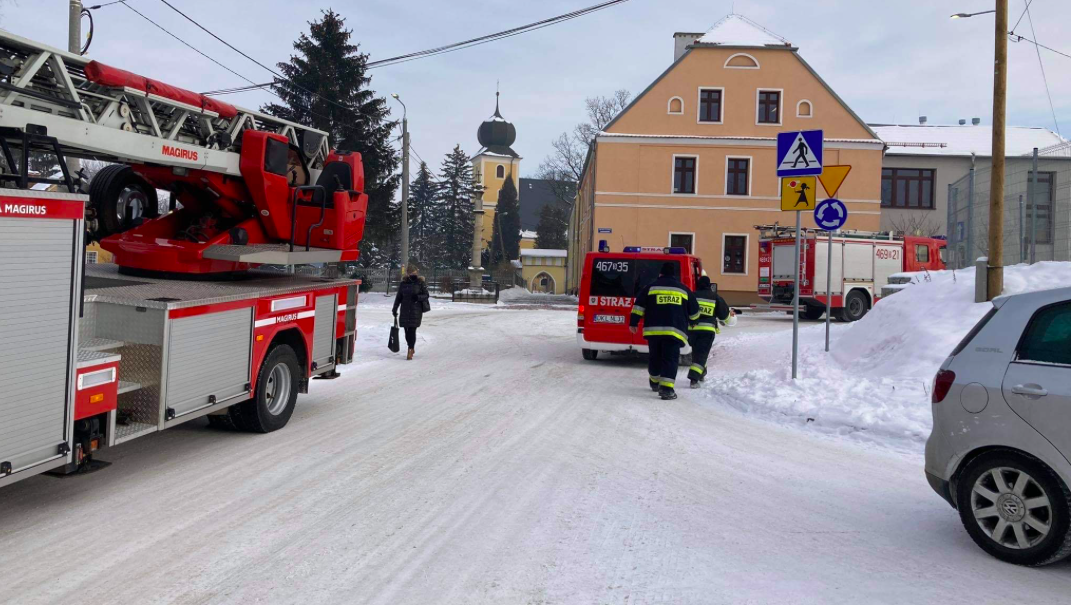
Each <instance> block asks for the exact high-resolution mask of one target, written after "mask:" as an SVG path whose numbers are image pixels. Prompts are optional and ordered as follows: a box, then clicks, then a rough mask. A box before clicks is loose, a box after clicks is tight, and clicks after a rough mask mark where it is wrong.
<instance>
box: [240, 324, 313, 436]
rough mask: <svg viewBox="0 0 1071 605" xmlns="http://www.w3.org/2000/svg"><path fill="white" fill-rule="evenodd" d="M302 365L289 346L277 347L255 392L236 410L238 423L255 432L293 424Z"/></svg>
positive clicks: (266, 360)
mask: <svg viewBox="0 0 1071 605" xmlns="http://www.w3.org/2000/svg"><path fill="white" fill-rule="evenodd" d="M300 379H301V366H300V365H298V356H297V354H296V353H294V349H292V348H290V345H275V346H274V347H272V349H271V350H270V351H268V354H267V355H265V356H264V361H263V362H262V363H261V364H260V372H259V373H258V374H257V385H256V390H255V391H254V393H253V398H252V399H250V400H249V401H246V402H243V403H239V404H237V405H235V406H232V409H234V408H236V410H235V411H236V412H237V415H238V419H237V420H238V422H237V423H236V424H238V425H239V426H240V427H241V428H243V429H245V430H247V431H250V432H252V433H270V432H272V431H277V430H279V429H281V428H283V427H284V426H286V423H287V422H290V416H292V415H293V414H294V406H295V405H296V404H297V394H298V382H299V380H300Z"/></svg>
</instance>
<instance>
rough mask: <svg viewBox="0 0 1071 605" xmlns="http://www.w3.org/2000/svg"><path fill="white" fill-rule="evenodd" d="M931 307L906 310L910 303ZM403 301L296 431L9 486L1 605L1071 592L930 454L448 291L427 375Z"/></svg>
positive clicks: (999, 596) (117, 454)
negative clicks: (677, 376)
mask: <svg viewBox="0 0 1071 605" xmlns="http://www.w3.org/2000/svg"><path fill="white" fill-rule="evenodd" d="M962 278H963V275H962V274H960V276H959V278H957V279H962ZM957 283H958V282H957ZM921 287H923V286H912V287H911V288H912V289H913V288H921ZM909 290H910V289H909ZM912 295H919V293H918V292H916V293H912V292H910V291H905V292H902V293H899V294H897V295H896V297H894V298H892V299H890V300H889V301H887V303H888V304H889V305H890V311H889V312H891V308H892V306H893V305H892V303H894V302H896V300H895V299H896V298H897V297H905V298H904V299H902V300H906V297H909V296H912ZM391 302H392V299H390V298H387V297H383V295H382V294H378V295H377V294H365V295H362V299H361V310H360V312H359V314H358V317H359V320H358V323H359V330H360V332H359V333H360V339H359V343H360V344H359V350H358V361H357V362H356V363H354V364H353V365H350V366H347V367H345V368H344V369H343V372H344V373H343V376H342V377H341V378H340V379H338V380H334V381H316V382H314V383H313V384H312V386H311V392H310V393H309V394H308V395H304V396H302V397H301V398H300V399H299V403H298V407H297V410H296V412H295V414H294V417H293V419H292V420H291V422H290V424H289V425H288V426H287V427H286V428H285V429H284V430H282V431H279V432H276V433H272V434H269V435H251V434H242V433H230V432H224V431H217V430H212V429H209V428H207V427H206V426H205V424H204V423H203V422H191V423H188V424H186V425H182V426H180V427H177V428H175V429H172V430H169V431H165V432H164V433H161V434H158V435H155V436H151V437H146V438H144V439H139V440H136V441H133V442H131V443H128V444H124V445H123V446H121V447H118V448H115V449H114V450H111V451H108V452H107V453H106V455H104V456H102V458H104V459H106V460H108V461H110V462H112V463H113V464H112V466H110V467H108V468H106V469H103V470H101V471H99V472H97V473H94V474H91V475H86V476H80V477H71V478H66V479H53V478H49V477H35V478H32V479H29V480H26V481H23V482H21V483H17V484H15V485H12V486H9V487H6V488H4V489H0V519H2V520H3V522H2V523H0V603H18V604H20V605H22V604H29V605H33V604H38V603H75V602H77V603H138V604H143V603H197V604H203V605H209V604H218V603H240V604H245V603H287V604H289V603H300V604H301V605H312V604H318V603H332V604H333V603H382V604H390V605H395V604H408V603H413V604H424V603H442V604H452V603H466V604H470V603H471V604H478V603H524V604H551V603H561V604H572V603H583V604H587V603H599V604H602V603H614V604H622V605H626V604H627V605H635V604H648V603H697V604H721V603H734V604H736V603H845V604H853V605H854V604H858V603H942V604H945V603H992V602H1034V603H1057V602H1062V600H1063V599H1066V597H1067V595H1068V594H1069V593H1071V574H1069V570H1071V566H1069V565H1058V566H1054V567H1050V568H1046V569H1043V570H1033V569H1024V568H1019V567H1014V566H1010V565H1006V564H1002V563H1000V562H998V561H996V560H994V559H992V558H991V557H989V556H988V555H986V554H984V553H983V552H982V551H981V550H979V549H978V548H977V547H976V546H974V544H973V543H972V542H971V541H970V539H969V537H968V536H967V535H966V533H965V532H964V531H963V529H962V527H961V526H960V524H959V520H958V517H957V515H956V513H955V512H954V511H953V510H952V509H950V508H949V507H948V506H947V505H946V504H945V503H944V502H943V501H941V500H940V498H939V497H938V496H936V495H935V494H933V493H932V491H931V490H930V488H929V486H928V485H927V484H926V482H925V480H924V479H923V471H922V465H921V460H920V459H919V457H918V456H917V455H912V456H905V455H904V454H902V453H898V452H895V451H892V450H890V449H889V448H886V447H861V446H860V444H859V443H857V442H856V440H853V439H837V438H830V437H829V436H828V435H814V434H811V433H812V432H813V431H812V429H811V426H813V425H814V424H816V423H817V421H816V423H810V424H803V423H802V422H801V426H803V428H804V429H805V430H799V429H797V428H790V427H785V426H781V425H779V424H777V423H771V422H768V421H766V419H765V418H766V417H767V416H769V414H770V413H771V411H770V410H768V409H766V408H761V410H762V416H763V417H762V418H755V417H752V416H750V415H749V414H747V413H742V411H741V410H742V409H748V408H747V406H745V405H743V404H740V403H732V404H730V403H729V402H728V401H727V399H719V398H725V397H727V395H725V394H720V395H717V396H715V397H711V395H713V394H714V393H715V392H717V390H718V388H716V386H715V383H709V384H708V390H705V391H700V392H694V391H690V390H688V389H683V390H682V391H681V397H680V399H678V400H676V401H674V402H668V403H667V402H662V401H660V400H658V398H657V397H656V396H655V395H654V394H653V393H651V392H650V391H649V390H648V389H647V379H646V376H645V369H644V364H643V363H642V362H639V361H636V360H629V359H622V358H613V359H610V360H604V359H602V358H601V357H600V360H599V361H596V362H588V361H584V360H582V359H581V357H580V353H579V351H578V349H577V347H576V342H575V314H574V312H573V311H572V310H570V309H569V308H568V307H564V308H560V309H531V308H529V307H528V306H524V305H522V306H521V308H520V309H517V308H515V307H510V306H482V305H458V304H449V303H438V302H433V310H432V312H431V313H429V314H428V315H426V316H425V318H424V326H423V327H422V328H421V330H420V331H419V335H420V338H421V342H420V343H419V344H418V345H417V357H416V359H415V360H414V361H411V362H407V361H405V360H404V358H403V357H401V356H399V355H396V354H393V353H390V352H389V351H388V350H387V348H386V340H387V331H388V326H389V325H390V321H391V318H390V304H391ZM882 304H886V303H882ZM879 307H880V305H879ZM874 317H877V318H880V316H879V315H875V316H874ZM872 321H873V320H872ZM957 321H959V320H957ZM962 321H963V322H964V323H969V322H968V321H967V319H966V318H963V319H962ZM789 325H790V322H789V321H786V318H785V317H783V316H780V317H779V316H774V315H768V316H749V317H743V318H741V321H740V322H739V325H738V326H737V327H736V328H734V329H733V330H731V331H729V330H727V331H726V333H725V334H724V338H720V339H719V342H718V344H717V345H716V346H715V348H716V361H715V364H716V365H717V366H719V368H718V372H719V377H718V378H717V380H716V381H715V382H718V381H725V380H728V379H729V374H730V372H731V371H733V370H730V369H724V368H722V367H721V366H722V365H724V364H723V362H725V361H726V360H727V359H729V358H730V357H731V356H734V355H735V356H738V357H737V359H743V358H745V356H746V355H752V354H753V353H752V352H748V351H749V350H755V349H756V347H751V349H749V346H750V345H749V343H751V344H752V345H753V344H755V343H759V342H762V341H763V340H764V339H769V342H777V343H783V342H786V341H787V340H788V332H787V331H786V330H787V328H788V327H789ZM863 325H864V324H863V323H860V324H857V326H863ZM857 326H851V327H843V326H842V327H840V328H839V329H838V332H847V331H850V330H855V329H856V327H857ZM820 329H821V328H820V327H817V326H816V327H814V328H808V330H807V332H808V333H809V332H810V331H820ZM838 336H839V337H840V338H841V348H843V349H847V345H846V344H845V343H844V341H843V337H844V334H843V333H839V334H838ZM807 338H808V339H810V340H812V341H813V340H815V339H814V337H813V336H807ZM779 346H780V345H779ZM845 352H847V351H845ZM767 357H768V358H766V359H761V360H759V361H758V362H757V363H761V364H763V365H766V366H769V367H771V369H770V370H769V371H770V373H771V374H770V376H771V379H772V380H777V374H776V372H778V371H779V370H778V369H777V368H776V367H774V366H775V365H777V364H780V360H779V359H777V358H776V356H774V355H768V356H767ZM811 357H814V356H813V355H812V356H811ZM775 362H776V364H775ZM838 363H842V362H838ZM843 363H847V362H843ZM888 363H889V365H888V366H887V367H893V365H895V364H893V363H892V362H891V361H890V362H888ZM919 363H920V364H921V363H922V362H919ZM812 365H813V361H812V362H806V363H805V365H804V371H805V373H806V375H807V376H808V377H809V378H808V379H807V380H811V379H812V378H813V377H814V375H815V368H814V367H812ZM845 367H847V368H850V367H852V366H850V365H846V366H845ZM745 369H746V368H737V370H745ZM829 371H830V372H832V371H833V370H829ZM845 371H847V370H845ZM915 371H919V372H921V371H922V369H921V365H920V369H918V370H915ZM837 376H841V377H843V376H844V374H837ZM866 379H867V380H870V381H872V383H873V384H880V383H879V382H877V381H878V380H879V378H878V376H877V375H876V374H874V373H870V374H867V377H866ZM723 384H726V385H727V384H729V383H723ZM741 384H742V383H741ZM757 384H758V382H757V381H756V385H757ZM741 388H742V387H741ZM782 388H788V387H784V386H782ZM808 388H809V387H808ZM920 388H921V387H920ZM755 409H758V408H755ZM752 411H754V409H753V410H752ZM819 417H820V418H821V419H822V421H823V422H827V417H826V416H825V415H824V414H819ZM890 417H895V416H892V415H891V416H890ZM919 423H920V424H922V421H921V420H920V421H919ZM823 426H827V427H829V428H830V430H832V426H833V425H832V424H823Z"/></svg>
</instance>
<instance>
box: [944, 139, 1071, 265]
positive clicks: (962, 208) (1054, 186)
mask: <svg viewBox="0 0 1071 605" xmlns="http://www.w3.org/2000/svg"><path fill="white" fill-rule="evenodd" d="M1035 164H1036V165H1037V170H1036V174H1037V178H1036V179H1035V178H1034V175H1035V170H1034V166H1035ZM991 178H992V166H991V165H981V166H979V167H978V168H976V169H972V170H971V171H970V172H969V173H968V174H967V175H966V176H964V177H963V178H961V179H959V180H958V181H956V182H954V183H952V184H950V185H949V186H948V265H949V266H950V267H954V268H959V269H962V268H965V267H968V266H972V265H973V263H974V260H975V259H977V258H979V257H982V256H989V191H990V179H991ZM1003 214H1004V236H1003V240H1004V258H1003V259H1002V260H1003V262H1004V264H1005V265H1013V264H1016V263H1029V262H1034V261H1048V260H1059V261H1067V260H1071V143H1065V144H1060V145H1056V146H1053V147H1049V148H1046V149H1041V150H1039V151H1038V154H1037V157H1036V158H1035V157H1033V154H1031V155H1027V156H1014V157H1007V158H1005V169H1004V213H1003Z"/></svg>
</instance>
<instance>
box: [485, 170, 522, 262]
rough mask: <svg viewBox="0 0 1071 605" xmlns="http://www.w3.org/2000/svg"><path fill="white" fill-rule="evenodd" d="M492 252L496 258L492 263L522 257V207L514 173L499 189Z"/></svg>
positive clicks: (507, 177) (493, 257)
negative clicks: (514, 180) (518, 199)
mask: <svg viewBox="0 0 1071 605" xmlns="http://www.w3.org/2000/svg"><path fill="white" fill-rule="evenodd" d="M491 254H492V259H493V260H494V262H493V263H492V264H495V265H497V264H498V263H505V262H509V261H511V260H513V259H516V258H520V255H521V208H520V205H519V203H518V202H517V186H516V185H514V184H513V173H510V174H508V175H506V182H505V183H503V185H502V188H501V189H499V190H498V205H497V206H496V207H495V222H494V227H493V229H492V238H491Z"/></svg>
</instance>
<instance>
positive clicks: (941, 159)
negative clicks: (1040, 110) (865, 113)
mask: <svg viewBox="0 0 1071 605" xmlns="http://www.w3.org/2000/svg"><path fill="white" fill-rule="evenodd" d="M975 122H977V120H975ZM870 127H871V128H872V129H873V130H874V132H876V133H877V135H878V137H880V138H881V139H882V140H883V141H885V145H886V150H885V158H884V160H883V161H882V183H881V185H882V186H881V206H882V208H881V228H882V229H883V230H890V231H906V232H911V233H918V234H921V235H950V236H951V235H953V234H952V233H950V232H949V229H948V224H949V210H950V208H949V204H948V200H949V197H948V196H949V190H950V189H949V188H950V186H951V185H952V184H953V183H956V182H958V181H959V180H960V179H963V178H964V177H966V176H967V175H968V173H969V172H970V170H971V168H972V167H973V168H975V181H976V184H977V181H978V180H979V173H980V171H982V170H984V171H985V172H986V174H987V175H988V170H989V166H990V164H991V161H992V159H991V156H992V137H993V130H992V127H991V126H982V125H978V124H973V123H972V124H961V125H959V126H939V125H928V124H925V123H922V124H918V125H894V124H870ZM1005 133H1006V141H1005V155H1006V156H1007V157H1009V158H1016V157H1024V156H1026V155H1028V154H1030V153H1031V152H1032V151H1033V149H1034V148H1035V147H1037V148H1039V149H1047V148H1052V147H1054V146H1058V145H1061V144H1065V143H1067V141H1065V140H1064V139H1063V138H1062V137H1060V136H1059V135H1057V134H1056V133H1054V132H1052V131H1050V130H1047V129H1045V128H1025V127H1019V126H1009V127H1008V128H1007V129H1006V131H1005ZM1013 163H1015V162H1009V164H1013ZM1028 170H1029V168H1028ZM1039 171H1040V169H1039ZM986 191H988V176H987V177H986ZM1024 193H1025V192H1024ZM960 195H964V196H965V195H966V192H965V191H964V192H962V193H961V194H960ZM987 195H988V194H987ZM986 203H988V202H986ZM961 208H963V209H965V208H966V206H965V204H961ZM987 212H988V211H987ZM964 252H966V251H964Z"/></svg>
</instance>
